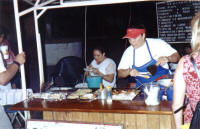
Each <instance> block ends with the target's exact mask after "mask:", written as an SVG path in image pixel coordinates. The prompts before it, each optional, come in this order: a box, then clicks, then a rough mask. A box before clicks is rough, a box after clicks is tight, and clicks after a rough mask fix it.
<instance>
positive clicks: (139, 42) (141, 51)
mask: <svg viewBox="0 0 200 129" xmlns="http://www.w3.org/2000/svg"><path fill="white" fill-rule="evenodd" d="M145 32H146V30H145V28H144V26H143V25H135V26H132V27H129V28H127V31H126V35H125V36H124V37H123V39H128V41H129V43H130V46H129V47H128V48H127V49H126V50H125V52H124V53H123V55H122V58H121V61H120V63H119V66H118V76H119V78H126V77H132V78H134V79H135V80H136V87H138V86H140V85H141V83H148V82H152V81H155V80H156V79H157V80H158V79H160V78H162V77H163V76H164V75H167V74H168V73H169V70H168V69H169V66H168V64H167V63H168V62H177V61H178V60H179V58H180V56H179V54H178V52H177V51H176V50H175V49H174V48H172V47H171V46H170V45H169V44H168V43H166V42H165V41H164V40H162V39H156V38H146V34H145ZM154 64H156V65H157V66H158V68H157V72H156V74H155V75H153V76H152V75H151V74H149V72H148V71H147V67H148V66H151V65H154ZM142 74H147V75H148V76H149V78H144V77H141V76H139V75H142Z"/></svg>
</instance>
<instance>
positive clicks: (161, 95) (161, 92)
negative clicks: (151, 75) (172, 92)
mask: <svg viewBox="0 0 200 129" xmlns="http://www.w3.org/2000/svg"><path fill="white" fill-rule="evenodd" d="M159 86H160V101H162V100H163V95H165V87H164V86H162V85H159Z"/></svg>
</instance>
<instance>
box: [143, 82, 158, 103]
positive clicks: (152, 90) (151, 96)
mask: <svg viewBox="0 0 200 129" xmlns="http://www.w3.org/2000/svg"><path fill="white" fill-rule="evenodd" d="M144 86H145V87H144V100H145V104H146V105H152V106H154V105H159V104H160V87H159V86H158V84H157V83H156V82H149V83H144Z"/></svg>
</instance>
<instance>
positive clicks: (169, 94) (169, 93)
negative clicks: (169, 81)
mask: <svg viewBox="0 0 200 129" xmlns="http://www.w3.org/2000/svg"><path fill="white" fill-rule="evenodd" d="M166 94H167V101H172V100H173V86H170V87H169V88H167V90H166Z"/></svg>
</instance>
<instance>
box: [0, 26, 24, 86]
mask: <svg viewBox="0 0 200 129" xmlns="http://www.w3.org/2000/svg"><path fill="white" fill-rule="evenodd" d="M6 37H7V35H6V31H5V29H4V28H3V27H0V46H2V45H7V46H8V53H9V58H8V59H4V62H5V65H6V67H9V66H10V64H12V63H13V61H14V59H15V54H14V52H13V51H12V49H11V47H10V43H9V42H8V40H7V39H6ZM20 78H21V77H20V73H19V72H17V73H16V75H15V77H13V79H12V80H11V83H12V88H21V83H20Z"/></svg>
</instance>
